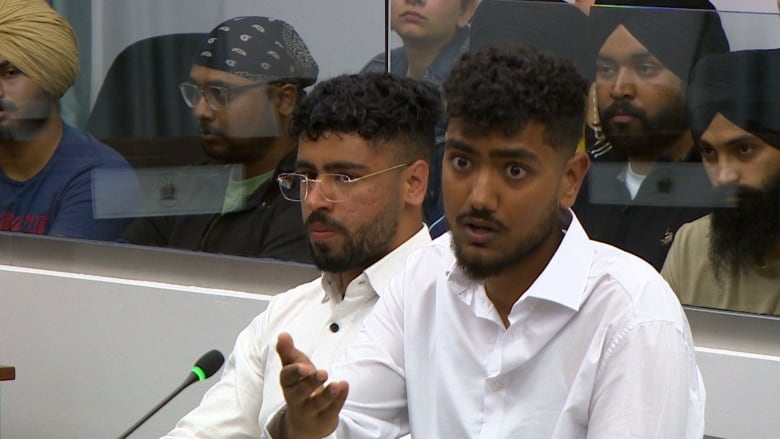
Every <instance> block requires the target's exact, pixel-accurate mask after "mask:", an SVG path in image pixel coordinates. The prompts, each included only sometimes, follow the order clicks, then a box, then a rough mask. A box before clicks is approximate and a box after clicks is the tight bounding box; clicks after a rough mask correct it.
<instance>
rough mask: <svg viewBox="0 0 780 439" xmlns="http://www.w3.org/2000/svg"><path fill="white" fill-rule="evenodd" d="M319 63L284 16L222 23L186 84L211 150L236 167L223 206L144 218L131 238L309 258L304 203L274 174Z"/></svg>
mask: <svg viewBox="0 0 780 439" xmlns="http://www.w3.org/2000/svg"><path fill="white" fill-rule="evenodd" d="M318 71H319V69H318V67H317V63H316V62H315V61H314V58H313V57H312V56H311V53H310V52H309V49H308V48H307V47H306V44H305V43H304V41H303V39H301V37H300V36H299V35H298V33H297V32H296V31H295V29H294V28H293V27H292V26H291V25H290V24H288V23H286V22H284V21H282V20H276V19H273V18H268V17H238V18H233V19H230V20H227V21H225V22H224V23H220V24H219V25H218V26H217V27H215V28H214V29H213V30H212V31H211V32H210V33H209V35H208V36H207V37H206V38H205V40H204V41H203V44H202V46H201V48H200V49H199V50H198V53H197V54H195V58H194V62H193V65H192V69H191V71H190V80H189V81H185V82H183V83H181V85H180V89H181V93H182V97H183V98H184V102H185V103H186V104H187V105H188V106H190V107H191V108H192V113H193V116H194V117H195V118H196V119H197V121H198V123H199V125H200V137H201V141H202V143H203V148H204V151H205V152H206V154H207V155H208V156H209V157H211V158H212V159H213V160H214V161H216V162H217V163H225V164H228V165H229V166H230V178H229V181H228V184H227V189H226V191H225V195H224V200H223V202H222V205H221V209H219V211H217V212H213V213H209V214H200V215H176V216H164V217H147V218H140V219H138V220H137V221H135V222H134V223H133V224H132V225H131V226H130V227H129V228H128V229H127V230H125V231H124V233H123V234H122V239H123V240H124V241H126V242H130V243H133V244H141V245H153V246H160V247H171V248H178V249H185V250H198V251H205V252H212V253H224V254H231V255H238V256H252V257H263V258H274V259H281V260H291V261H298V262H310V261H311V256H310V255H309V250H308V247H307V245H306V239H305V235H304V229H303V223H302V221H301V215H300V206H299V205H298V204H297V203H292V202H290V201H289V200H286V199H284V197H283V196H282V194H281V193H280V192H279V188H278V187H277V185H276V181H275V179H276V177H277V176H278V174H279V173H280V172H284V171H285V170H289V169H290V166H291V165H292V161H293V160H294V158H295V147H296V139H295V138H293V137H292V136H290V134H289V132H288V131H289V130H288V124H289V120H290V117H291V114H292V112H293V109H294V108H295V106H296V105H297V102H298V100H299V99H300V97H301V96H302V95H303V88H304V87H306V86H309V85H311V84H313V83H314V82H315V81H316V80H317V74H318Z"/></svg>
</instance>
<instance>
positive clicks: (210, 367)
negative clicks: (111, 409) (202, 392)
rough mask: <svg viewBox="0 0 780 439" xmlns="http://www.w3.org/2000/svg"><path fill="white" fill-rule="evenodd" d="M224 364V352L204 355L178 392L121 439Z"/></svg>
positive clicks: (214, 351)
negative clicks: (190, 386) (188, 387)
mask: <svg viewBox="0 0 780 439" xmlns="http://www.w3.org/2000/svg"><path fill="white" fill-rule="evenodd" d="M224 362H225V357H224V356H223V355H222V352H220V351H218V350H216V349H213V350H210V351H208V352H206V353H205V354H203V356H202V357H200V358H199V359H198V361H196V362H195V366H193V367H192V371H191V372H190V374H189V375H187V379H185V380H184V382H183V383H181V385H179V387H177V388H176V390H174V391H173V392H172V393H171V394H170V395H168V396H167V397H165V399H163V400H162V401H161V402H160V403H159V404H157V405H156V406H155V407H154V408H153V409H152V410H150V411H149V413H147V414H145V415H144V417H143V418H141V419H139V420H138V422H136V423H135V424H133V426H132V427H130V428H128V429H127V431H125V432H124V433H122V435H121V436H119V439H125V438H126V437H128V436H130V434H132V433H133V432H134V431H135V430H137V429H138V427H140V426H141V425H143V423H144V422H146V421H147V420H149V418H151V417H152V416H153V415H154V414H155V413H157V412H158V411H159V410H160V409H161V408H163V406H165V404H168V402H170V400H172V399H173V398H175V397H176V395H178V394H179V393H181V391H182V390H184V389H186V388H187V386H189V385H190V384H192V383H194V382H196V381H203V380H205V379H206V378H208V377H210V376H212V375H214V373H215V372H216V371H218V370H219V368H220V367H222V363H224Z"/></svg>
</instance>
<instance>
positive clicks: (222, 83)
mask: <svg viewBox="0 0 780 439" xmlns="http://www.w3.org/2000/svg"><path fill="white" fill-rule="evenodd" d="M190 81H192V82H193V83H194V84H195V85H197V86H198V87H210V86H214V85H216V86H217V87H225V88H230V87H235V85H234V84H229V83H227V82H225V81H223V80H221V79H214V80H211V81H206V82H205V83H204V84H203V85H201V84H200V83H198V81H197V80H195V78H193V77H192V76H190Z"/></svg>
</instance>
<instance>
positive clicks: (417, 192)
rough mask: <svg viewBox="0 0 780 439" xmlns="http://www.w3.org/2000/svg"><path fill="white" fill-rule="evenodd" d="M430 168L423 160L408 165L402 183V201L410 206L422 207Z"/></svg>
mask: <svg viewBox="0 0 780 439" xmlns="http://www.w3.org/2000/svg"><path fill="white" fill-rule="evenodd" d="M429 173H430V167H429V165H428V163H427V162H426V161H425V160H415V161H414V162H412V164H410V165H409V166H408V167H407V169H406V172H404V176H405V179H404V181H403V191H404V201H405V202H406V204H409V205H412V206H422V203H423V199H425V193H426V192H427V190H428V174H429Z"/></svg>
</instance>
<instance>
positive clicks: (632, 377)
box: [314, 217, 704, 439]
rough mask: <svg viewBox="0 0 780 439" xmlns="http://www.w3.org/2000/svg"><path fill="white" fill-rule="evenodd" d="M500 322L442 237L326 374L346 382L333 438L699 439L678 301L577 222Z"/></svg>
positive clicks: (696, 382)
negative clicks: (408, 435)
mask: <svg viewBox="0 0 780 439" xmlns="http://www.w3.org/2000/svg"><path fill="white" fill-rule="evenodd" d="M509 321H510V326H509V327H508V328H505V327H504V325H503V323H502V321H501V318H500V317H499V314H498V312H497V311H496V309H495V307H494V306H493V303H492V302H491V301H490V300H489V298H488V297H487V295H486V293H485V289H484V287H483V283H482V282H476V281H473V280H471V279H469V278H468V277H467V276H465V275H464V273H463V271H462V270H461V269H459V268H458V267H457V265H456V263H455V257H454V255H453V252H452V250H451V249H450V236H449V234H446V235H444V236H442V237H440V238H438V239H436V240H435V241H434V243H433V244H432V245H430V246H428V247H426V248H425V249H423V250H421V251H419V252H416V253H415V254H413V255H412V256H411V257H410V258H409V259H408V260H407V263H406V268H405V269H404V271H403V272H402V273H401V275H399V276H398V277H397V278H396V279H395V280H394V281H393V283H392V284H391V287H390V290H389V291H388V292H387V293H385V294H384V295H382V297H381V299H380V300H379V302H378V303H377V305H376V306H375V307H374V310H373V312H372V313H371V314H370V315H369V316H368V317H367V318H366V320H365V321H364V325H365V326H364V329H363V331H361V333H360V334H359V335H358V337H357V338H356V340H355V341H354V342H353V343H352V344H350V346H349V347H348V348H347V352H346V357H345V359H343V361H337V362H336V364H335V365H334V366H333V367H332V368H331V377H332V379H333V380H346V381H347V382H349V384H350V388H349V396H348V400H347V403H346V405H345V406H344V409H343V410H342V413H341V422H340V424H339V428H338V430H337V431H336V433H335V436H337V437H340V438H391V437H397V436H399V435H403V434H405V433H407V432H409V431H411V433H412V436H413V437H417V438H426V439H427V438H485V439H500V438H511V439H515V438H530V439H536V438H538V439H550V438H557V439H576V438H598V439H603V438H606V439H619V438H648V439H662V438H663V439H677V438H691V439H693V438H696V439H701V437H702V435H703V432H704V388H703V384H702V381H701V376H700V374H699V370H698V367H697V365H696V359H695V355H694V346H693V342H692V339H691V334H690V328H689V326H688V322H687V320H686V317H685V314H684V313H683V310H682V307H681V306H680V303H679V302H678V300H677V298H676V297H675V295H674V294H673V293H672V291H671V289H670V288H669V286H668V285H667V284H666V282H665V281H664V280H663V279H662V278H661V277H660V275H659V274H658V273H657V272H656V271H655V270H654V269H653V267H652V266H650V265H649V264H647V263H646V262H644V261H643V260H641V259H640V258H638V257H635V256H633V255H630V254H628V253H626V252H623V251H621V250H619V249H617V248H614V247H612V246H609V245H606V244H602V243H598V242H594V241H591V240H590V239H589V238H588V236H587V235H586V234H585V232H584V230H583V229H582V226H581V225H580V224H579V222H578V220H577V219H576V218H574V217H573V218H572V221H571V224H570V226H569V228H568V231H567V232H566V235H565V237H564V239H563V241H562V243H561V245H560V247H559V248H558V250H557V251H556V253H555V254H554V256H553V258H552V259H551V261H550V262H549V264H548V265H547V267H546V268H545V269H544V271H543V272H542V273H541V275H540V276H539V277H538V279H537V280H536V281H535V282H534V283H533V284H532V285H531V287H530V288H529V289H528V290H527V291H526V292H525V293H524V294H523V296H522V297H521V298H520V299H519V300H518V301H517V302H516V303H515V305H514V306H513V307H512V310H511V312H510V314H509ZM314 363H315V364H317V362H316V360H315V362H314Z"/></svg>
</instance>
